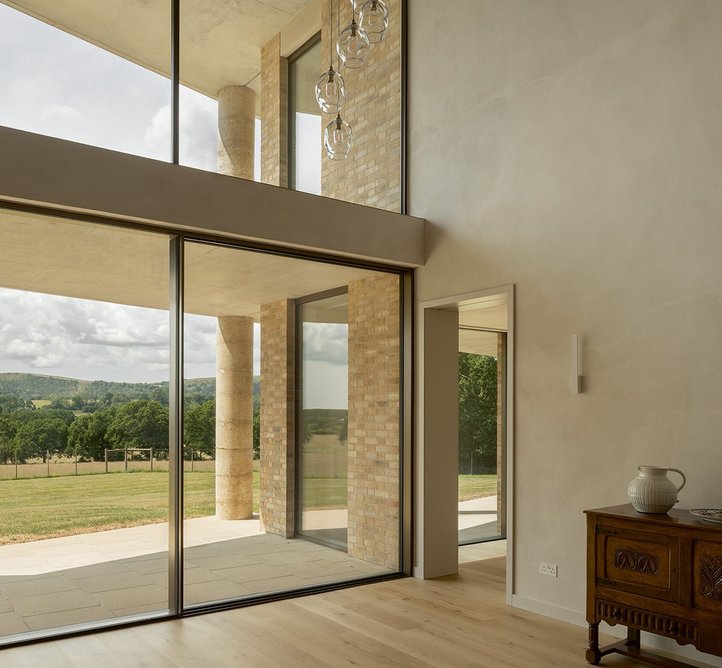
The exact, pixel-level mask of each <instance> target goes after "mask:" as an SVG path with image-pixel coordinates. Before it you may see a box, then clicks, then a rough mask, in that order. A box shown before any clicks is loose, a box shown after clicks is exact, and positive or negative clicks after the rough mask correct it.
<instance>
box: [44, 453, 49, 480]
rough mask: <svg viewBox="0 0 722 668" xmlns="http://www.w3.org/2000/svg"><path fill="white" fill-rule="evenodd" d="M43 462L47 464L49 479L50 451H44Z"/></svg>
mask: <svg viewBox="0 0 722 668" xmlns="http://www.w3.org/2000/svg"><path fill="white" fill-rule="evenodd" d="M45 461H47V462H48V478H49V477H50V450H46V451H45Z"/></svg>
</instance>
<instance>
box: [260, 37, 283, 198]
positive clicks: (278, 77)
mask: <svg viewBox="0 0 722 668" xmlns="http://www.w3.org/2000/svg"><path fill="white" fill-rule="evenodd" d="M261 181H263V183H270V184H271V185H274V186H282V187H283V188H285V187H287V186H288V60H287V59H286V58H282V57H281V36H280V34H279V35H276V36H275V37H274V38H273V39H272V40H271V41H270V42H268V43H267V44H266V45H265V46H264V47H263V48H262V49H261Z"/></svg>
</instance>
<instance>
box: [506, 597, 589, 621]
mask: <svg viewBox="0 0 722 668" xmlns="http://www.w3.org/2000/svg"><path fill="white" fill-rule="evenodd" d="M511 604H512V606H514V607H515V608H521V609H522V610H528V611H529V612H535V613H536V614H538V615H544V616H545V617H552V618H553V619H558V620H559V621H562V622H567V623H568V624H574V626H586V625H587V620H586V618H585V616H584V613H583V612H579V611H577V610H570V609H569V608H563V607H562V606H560V605H553V604H551V603H545V602H544V601H539V600H537V599H535V598H527V597H526V596H519V594H512V596H511Z"/></svg>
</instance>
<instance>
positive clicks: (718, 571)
mask: <svg viewBox="0 0 722 668" xmlns="http://www.w3.org/2000/svg"><path fill="white" fill-rule="evenodd" d="M694 580H695V582H694V598H695V606H696V607H698V608H704V609H705V610H714V611H716V612H722V544H720V543H710V542H707V541H704V542H702V541H699V542H696V543H695V547H694Z"/></svg>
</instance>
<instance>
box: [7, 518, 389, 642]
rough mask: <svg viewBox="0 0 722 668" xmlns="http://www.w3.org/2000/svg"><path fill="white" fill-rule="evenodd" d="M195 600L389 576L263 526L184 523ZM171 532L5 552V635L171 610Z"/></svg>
mask: <svg viewBox="0 0 722 668" xmlns="http://www.w3.org/2000/svg"><path fill="white" fill-rule="evenodd" d="M184 531H185V536H186V541H185V545H186V549H185V569H184V579H185V587H184V589H185V591H184V595H185V603H186V605H194V604H198V603H208V602H211V601H217V600H222V599H225V598H231V597H234V598H235V597H243V596H252V595H254V594H261V593H267V592H274V591H281V590H287V589H296V588H299V587H307V586H310V585H317V584H323V583H327V582H332V581H338V580H348V579H354V578H360V577H365V576H369V575H376V574H380V573H384V572H387V569H384V568H382V567H379V566H376V565H374V564H370V563H367V562H364V561H361V560H359V559H353V558H351V557H349V556H348V555H347V554H346V553H345V552H342V551H340V550H336V549H332V548H329V547H325V546H323V545H319V544H317V543H312V542H309V541H306V540H302V539H285V538H281V537H279V536H274V535H271V534H265V533H261V531H260V526H259V521H258V520H257V519H254V520H242V521H227V520H218V519H216V518H215V517H204V518H198V519H192V520H187V521H186V522H185V525H184ZM167 544H168V527H167V525H166V524H152V525H146V526H140V527H133V528H129V529H115V530H112V531H102V532H98V533H86V534H82V535H77V536H68V537H63V538H52V539H48V540H41V541H34V542H30V543H21V544H17V545H4V546H0V629H2V634H3V635H9V634H15V633H22V632H26V631H32V630H37V629H47V628H53V627H57V626H65V625H69V624H78V623H83V622H90V621H96V620H103V619H112V618H117V617H123V616H127V615H134V614H138V613H144V612H155V611H163V610H166V609H167V605H168V604H167V587H168V559H167Z"/></svg>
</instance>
